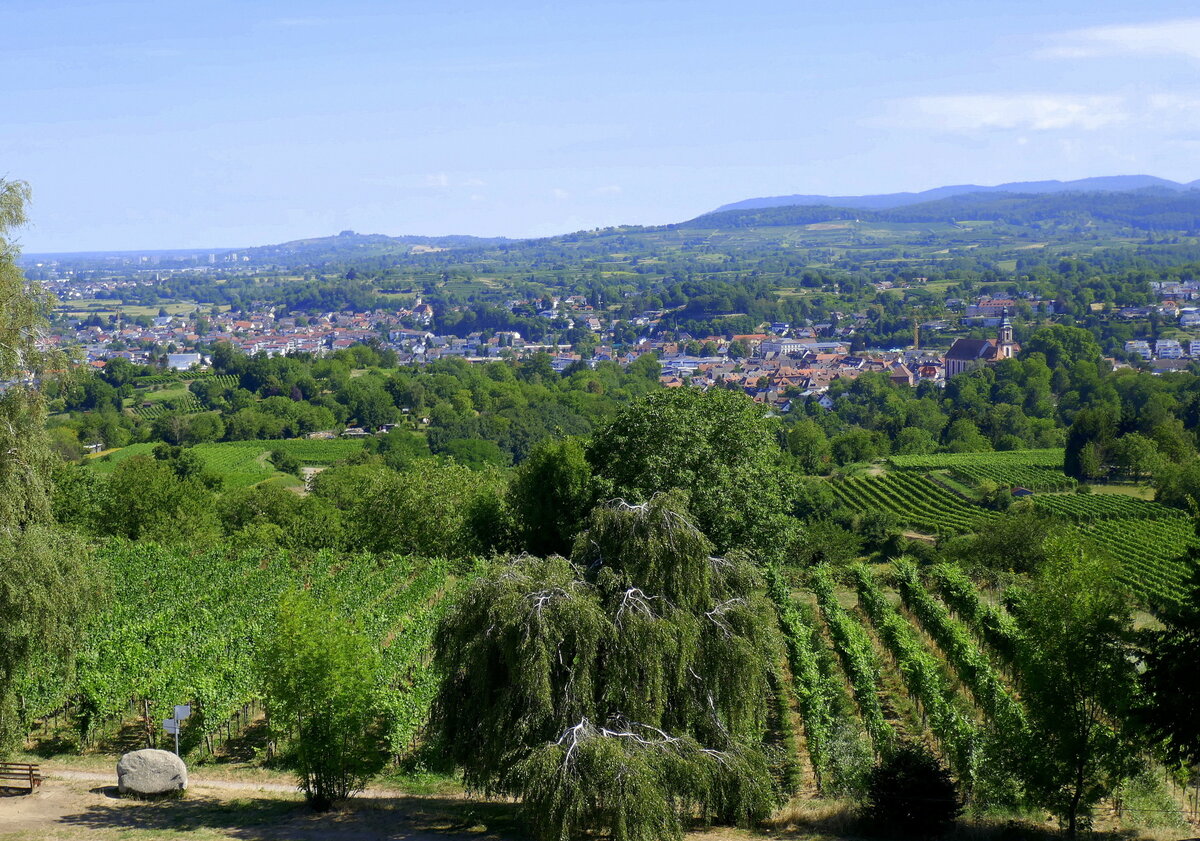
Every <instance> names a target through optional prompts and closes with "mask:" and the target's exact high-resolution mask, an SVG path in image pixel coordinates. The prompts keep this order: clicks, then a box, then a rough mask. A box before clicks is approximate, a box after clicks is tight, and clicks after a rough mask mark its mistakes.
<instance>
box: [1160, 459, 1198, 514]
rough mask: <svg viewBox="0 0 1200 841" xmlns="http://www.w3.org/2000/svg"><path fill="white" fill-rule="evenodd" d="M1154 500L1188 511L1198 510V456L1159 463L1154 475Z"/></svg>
mask: <svg viewBox="0 0 1200 841" xmlns="http://www.w3.org/2000/svg"><path fill="white" fill-rule="evenodd" d="M1154 501H1155V502H1160V503H1162V504H1163V505H1169V506H1171V507H1173V508H1181V509H1183V510H1184V511H1189V512H1194V511H1196V510H1200V458H1195V457H1193V458H1190V459H1188V460H1187V461H1184V462H1182V463H1167V464H1163V465H1160V466H1159V471H1158V473H1157V474H1155V476H1154Z"/></svg>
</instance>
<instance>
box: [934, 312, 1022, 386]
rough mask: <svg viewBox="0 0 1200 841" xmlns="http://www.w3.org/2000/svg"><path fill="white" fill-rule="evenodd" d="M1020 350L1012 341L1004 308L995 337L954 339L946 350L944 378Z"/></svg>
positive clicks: (1004, 357)
mask: <svg viewBox="0 0 1200 841" xmlns="http://www.w3.org/2000/svg"><path fill="white" fill-rule="evenodd" d="M1020 352H1021V346H1020V345H1019V344H1017V343H1016V342H1014V341H1013V328H1012V320H1011V319H1009V317H1008V310H1005V311H1004V317H1003V318H1002V319H1001V320H1000V329H999V330H998V331H997V332H996V338H994V339H956V340H955V342H954V344H953V345H951V346H950V350H949V351H947V352H946V379H950V378H951V377H953V376H956V375H958V374H961V373H962V372H963V371H969V370H971V369H972V368H977V367H979V366H980V365H992V364H995V363H996V362H999V361H1000V360H1001V359H1012V358H1013V357H1014V356H1016V355H1017V354H1018V353H1020Z"/></svg>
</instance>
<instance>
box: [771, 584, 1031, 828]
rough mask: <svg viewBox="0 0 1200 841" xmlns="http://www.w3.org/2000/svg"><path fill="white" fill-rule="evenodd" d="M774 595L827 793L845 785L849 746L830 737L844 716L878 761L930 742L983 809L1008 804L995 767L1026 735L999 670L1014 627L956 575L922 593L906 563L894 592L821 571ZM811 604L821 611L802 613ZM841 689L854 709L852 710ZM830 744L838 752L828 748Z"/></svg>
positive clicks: (807, 735)
mask: <svg viewBox="0 0 1200 841" xmlns="http://www.w3.org/2000/svg"><path fill="white" fill-rule="evenodd" d="M942 590H946V591H947V592H946V593H942V592H941V591H942ZM770 592H771V595H772V598H773V599H774V601H775V603H776V605H777V606H778V607H779V613H780V622H781V627H782V630H783V633H784V636H785V640H786V643H787V647H788V660H789V665H790V667H791V671H792V674H793V676H794V678H795V683H796V689H795V691H796V697H797V701H798V704H797V707H798V711H799V713H800V716H801V719H802V723H803V734H804V742H803V743H804V745H805V746H806V749H807V753H808V756H809V759H810V761H811V762H812V764H813V768H814V770H815V771H816V772H817V775H818V780H819V784H820V785H821V787H822V789H823V790H824V791H825V792H826V793H830V792H831V791H832V790H834V789H836V786H835V785H831V783H832V782H833V781H834V780H836V779H839V778H838V777H836V776H835V772H837V771H841V774H842V777H841V778H843V779H844V778H846V777H847V776H848V775H847V773H846V769H845V768H839V761H840V762H842V763H844V762H845V758H844V757H845V747H844V745H845V742H846V741H847V737H846V735H845V734H838V733H837V728H836V726H835V720H836V716H835V711H838V710H840V711H842V712H841V717H842V720H843V721H844V720H845V719H846V718H847V717H849V718H850V721H849V723H848V724H844V725H843V727H844V729H847V730H848V731H849V733H850V735H851V736H853V734H855V733H866V734H869V736H870V745H871V747H872V748H873V752H874V754H876V755H887V754H888V753H889V752H890V751H892V750H893V749H894V748H895V747H896V746H897V745H898V744H900V743H901V742H902V741H905V740H912V739H916V740H920V741H926V742H928V743H930V744H932V745H934V746H936V749H937V751H938V753H939V754H940V755H941V757H942V759H943V760H944V761H945V762H946V763H947V764H948V765H950V766H951V767H952V768H953V769H954V771H955V774H956V776H958V778H959V779H960V780H961V781H962V783H963V786H964V788H965V789H966V790H967V791H968V792H969V793H970V797H971V798H972V800H973V801H975V802H976V803H977V804H980V805H984V804H996V803H1000V802H1003V801H1005V800H1006V799H1009V798H1011V797H1013V793H1012V792H1011V791H1009V790H1008V787H1007V785H1006V783H1005V781H1004V780H1003V778H1002V775H1001V774H999V772H998V771H997V770H996V768H997V767H998V766H997V763H994V762H992V761H990V758H991V752H992V751H993V750H995V745H996V743H997V742H996V736H997V734H1003V733H1009V734H1012V733H1015V732H1018V731H1019V729H1021V728H1024V726H1025V718H1026V715H1025V711H1024V709H1023V708H1022V706H1021V703H1020V701H1019V699H1018V698H1017V697H1016V696H1015V695H1014V694H1013V693H1012V691H1011V690H1010V689H1009V687H1008V682H1007V679H1006V678H1005V676H1004V675H1003V673H1002V671H1001V665H1002V664H1005V663H1007V662H1008V661H1009V660H1010V658H1011V656H1012V648H1011V645H1012V644H1013V642H1012V640H1013V639H1015V625H1014V623H1013V620H1012V618H1011V617H1010V616H1009V615H1008V614H1007V613H1005V612H1003V610H1002V609H1001V608H997V607H994V606H991V605H990V604H989V603H988V602H986V601H985V600H984V599H983V598H982V596H981V595H980V593H979V591H978V590H977V589H976V588H975V585H974V583H973V582H971V581H970V579H968V578H967V577H966V576H965V575H964V574H963V573H962V572H961V571H959V570H958V569H957V568H956V567H944V568H941V567H939V568H933V570H931V582H927V581H926V580H925V579H923V578H922V575H921V574H920V573H919V572H918V570H917V568H916V567H915V566H914V565H912V564H911V563H908V562H906V561H900V562H898V563H897V564H896V573H895V588H894V589H893V588H892V587H889V586H886V585H885V583H884V581H883V580H882V579H881V578H880V577H879V576H878V575H877V574H876V573H875V572H873V571H872V570H871V569H870V568H868V567H866V566H857V567H854V568H852V569H851V570H849V575H848V578H847V580H846V581H843V582H838V581H836V580H835V579H834V577H833V576H832V575H831V574H830V573H829V572H828V571H827V570H825V569H818V570H817V571H816V572H814V573H812V574H811V575H810V576H808V578H807V580H806V581H805V582H804V586H801V587H797V588H796V589H794V590H789V589H788V588H787V587H786V586H785V585H784V584H783V582H782V580H781V578H780V576H779V575H778V574H777V573H772V574H771V576H770ZM812 601H815V603H816V604H817V606H818V608H819V610H817V611H815V612H814V611H809V610H807V609H806V607H807V605H808V604H809V603H810V602H812ZM1006 634H1012V635H1013V636H1012V637H1009V636H1005V635H1006ZM824 640H828V641H829V643H830V644H831V646H832V648H833V650H834V652H836V659H833V661H832V662H833V663H834V665H835V668H837V669H838V671H835V672H828V671H822V669H821V663H822V659H821V648H822V646H823V645H824V643H823V641H824ZM996 641H999V646H997V645H996V644H995V642H996ZM1006 645H1007V646H1008V647H1006ZM844 687H849V688H850V690H851V692H852V693H853V697H854V704H852V705H851V704H848V703H847V702H846V700H845V697H844V695H845V689H844ZM860 738H861V737H860ZM835 741H838V742H840V743H841V744H842V750H841V751H835V750H833V749H832V747H831V745H832V744H833V743H834V742H835ZM870 753H871V752H870V751H868V756H867V758H866V759H865V760H864V759H863V758H862V755H861V753H859V754H858V755H859V757H860V759H859V761H860V762H861V761H865V762H867V764H869V762H870ZM851 755H853V752H851Z"/></svg>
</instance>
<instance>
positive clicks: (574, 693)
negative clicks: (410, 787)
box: [433, 496, 787, 841]
mask: <svg viewBox="0 0 1200 841" xmlns="http://www.w3.org/2000/svg"><path fill="white" fill-rule="evenodd" d="M435 652H436V653H435V657H436V661H437V665H438V666H439V667H440V669H441V672H442V674H443V682H442V684H441V687H440V691H439V695H438V698H437V700H436V703H435V707H434V718H433V726H434V729H435V731H436V733H437V735H438V736H439V737H440V740H441V741H442V743H443V745H444V747H445V749H446V750H447V751H448V753H449V755H450V756H451V757H452V758H453V759H454V761H455V762H457V763H458V764H459V765H460V766H461V767H462V768H463V769H464V774H465V779H466V782H467V783H468V785H470V786H471V787H473V788H475V789H478V790H482V791H485V792H488V793H493V794H503V795H510V796H515V797H517V798H520V799H521V801H522V803H523V805H524V807H525V808H526V811H527V814H528V816H529V819H530V821H531V823H532V825H533V827H534V829H535V830H536V832H537V833H538V835H539V836H540V837H541V838H544V839H569V838H575V837H578V836H579V835H581V834H583V833H587V832H593V831H601V832H607V833H610V834H611V835H612V836H613V837H614V838H616V839H619V840H620V841H623V840H624V839H630V841H651V839H663V838H679V837H680V836H681V835H682V832H683V829H684V827H685V825H686V824H687V822H688V820H689V819H692V818H696V819H700V820H702V821H711V822H719V823H728V824H742V825H746V824H751V823H753V822H754V821H756V820H759V819H761V818H762V817H764V816H765V815H766V814H767V813H768V812H769V811H770V809H771V808H772V806H773V805H774V803H775V802H776V800H777V797H778V794H779V791H778V786H777V785H776V784H775V783H774V780H775V779H776V776H773V774H775V772H778V771H779V766H780V765H781V764H782V763H783V762H786V761H787V758H786V757H783V756H782V753H783V752H782V751H780V750H778V749H776V748H775V747H774V746H773V745H772V734H773V732H775V731H776V727H777V726H778V725H780V722H779V721H777V720H774V715H775V710H777V709H778V707H777V705H775V704H773V703H772V701H771V699H772V697H773V696H772V691H773V688H774V687H775V686H777V685H778V677H779V675H778V673H777V668H778V664H779V663H780V662H781V649H780V644H779V639H778V636H777V629H776V624H775V619H774V614H773V608H772V607H771V605H770V603H769V601H767V598H766V595H765V592H764V588H763V584H762V581H761V579H760V578H759V576H758V573H757V572H756V570H755V569H754V567H753V566H751V565H750V564H747V563H744V562H739V561H736V560H725V559H721V558H715V557H713V556H712V546H711V544H710V543H709V541H708V540H707V539H706V538H705V537H704V535H703V534H701V532H700V531H699V530H698V529H697V528H696V527H695V526H694V525H693V524H692V523H691V522H690V521H689V519H688V517H687V515H686V514H685V513H684V511H683V510H682V508H681V506H680V505H679V503H678V501H677V500H675V499H673V498H672V497H669V496H659V497H656V498H654V499H653V500H651V501H650V502H649V503H646V504H643V505H636V506H632V505H627V504H625V503H623V502H616V503H611V504H607V505H603V506H600V507H599V508H597V509H595V510H594V511H593V512H592V514H591V516H590V518H589V520H588V528H587V530H586V531H584V532H583V533H582V534H581V535H580V536H579V538H578V539H577V540H576V543H575V547H574V550H573V552H572V555H571V558H570V559H569V560H568V559H564V558H561V557H557V556H555V557H550V558H545V559H542V558H533V557H527V556H526V557H521V558H517V559H516V560H513V561H511V562H507V563H501V564H497V565H496V566H495V567H493V568H492V570H491V571H490V572H489V574H487V575H485V576H483V577H482V578H480V579H478V580H477V581H476V582H474V584H473V585H472V586H471V587H470V588H469V589H468V590H467V592H466V593H465V594H464V596H463V597H462V598H461V599H460V600H459V601H458V603H457V604H456V605H455V607H454V608H453V609H452V610H451V611H450V612H449V613H448V614H447V616H446V617H445V618H444V620H443V621H442V623H441V625H440V627H439V629H438V632H437V636H436V640H435Z"/></svg>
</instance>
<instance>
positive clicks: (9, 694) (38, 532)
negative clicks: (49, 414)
mask: <svg viewBox="0 0 1200 841" xmlns="http://www.w3.org/2000/svg"><path fill="white" fill-rule="evenodd" d="M28 200H29V188H28V187H27V186H26V185H25V184H24V183H22V182H19V181H16V182H14V181H5V180H3V179H0V383H3V384H6V385H7V387H6V388H5V389H4V390H3V392H2V393H0V756H2V755H4V754H5V753H6V752H7V751H8V750H10V749H11V748H12V747H13V746H14V745H15V744H16V743H18V742H19V740H20V738H21V737H22V736H23V735H24V733H25V732H26V726H27V724H28V718H29V715H30V711H29V710H28V709H27V708H26V709H22V702H21V700H20V699H19V698H18V692H19V689H20V688H21V687H22V686H26V685H28V684H29V683H30V682H31V681H35V682H36V681H43V682H48V683H53V682H54V681H55V680H57V679H61V678H63V677H65V676H66V674H67V672H68V664H69V661H70V659H69V655H70V653H71V651H72V650H73V648H74V646H75V645H76V644H77V642H78V632H79V626H80V624H81V622H82V620H83V618H84V615H85V607H86V606H87V604H88V599H87V598H86V594H87V592H88V582H87V581H86V576H85V568H84V565H83V563H82V558H83V551H82V547H81V546H80V544H79V542H78V541H76V540H73V539H70V538H69V537H66V536H64V535H62V534H61V533H60V532H59V531H58V530H57V529H56V528H55V526H54V521H53V517H52V514H51V491H52V482H53V470H54V466H55V460H56V457H55V456H54V455H53V453H52V452H51V450H50V447H49V439H48V437H47V435H46V432H45V428H44V424H45V407H44V403H43V399H42V394H41V391H40V390H39V389H37V388H35V387H33V382H34V381H35V379H36V378H37V377H40V376H43V375H46V374H47V371H48V369H49V367H50V364H51V362H52V358H51V357H50V356H48V355H46V354H43V353H42V352H40V351H39V350H38V349H37V347H36V345H35V343H34V339H35V338H36V337H37V336H38V335H39V332H40V330H41V328H42V326H43V324H44V323H45V314H46V309H47V307H48V305H49V301H48V298H47V297H46V296H45V295H44V294H43V293H42V292H41V291H40V290H39V289H38V288H37V287H32V288H29V289H27V288H26V286H25V282H24V278H23V277H22V275H21V272H20V270H19V269H18V268H17V265H16V255H17V250H16V247H15V245H14V244H13V243H12V242H11V240H9V239H8V234H9V232H10V231H11V230H12V229H13V228H15V227H17V226H19V225H21V224H23V223H24V222H25V204H26V202H27V201H28ZM35 670H36V672H37V674H34V671H35Z"/></svg>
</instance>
